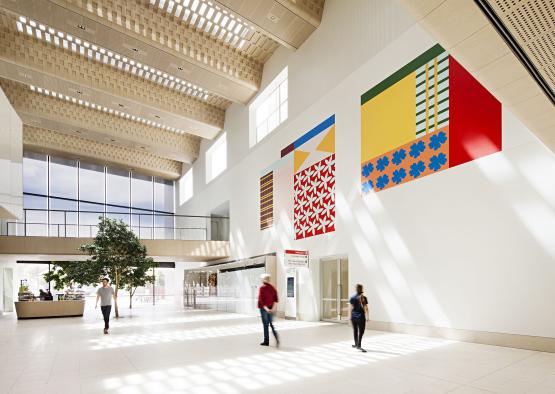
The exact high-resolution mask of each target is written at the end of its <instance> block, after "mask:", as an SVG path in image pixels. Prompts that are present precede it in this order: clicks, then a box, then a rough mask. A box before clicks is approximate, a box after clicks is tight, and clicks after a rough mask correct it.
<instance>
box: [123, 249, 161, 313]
mask: <svg viewBox="0 0 555 394" xmlns="http://www.w3.org/2000/svg"><path fill="white" fill-rule="evenodd" d="M152 267H153V266H152V265H151V264H150V262H147V261H146V260H145V263H143V264H140V265H138V266H136V267H132V269H131V270H130V271H129V272H128V273H127V274H126V275H124V276H122V278H121V281H122V285H123V286H124V287H125V289H126V290H127V291H128V292H129V309H132V308H133V296H134V295H135V291H136V290H137V288H138V287H142V286H145V285H146V284H147V283H154V274H153V271H152V269H151V268H152Z"/></svg>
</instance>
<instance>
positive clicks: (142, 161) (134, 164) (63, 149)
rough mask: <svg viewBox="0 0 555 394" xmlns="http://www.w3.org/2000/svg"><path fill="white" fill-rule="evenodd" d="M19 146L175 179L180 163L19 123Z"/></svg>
mask: <svg viewBox="0 0 555 394" xmlns="http://www.w3.org/2000/svg"><path fill="white" fill-rule="evenodd" d="M23 147H24V149H26V150H29V151H35V152H40V153H46V154H52V155H57V156H62V157H67V158H71V159H80V160H84V161H88V162H92V163H98V164H102V165H111V166H115V167H120V168H123V169H126V170H129V169H132V170H134V171H139V172H141V173H144V174H148V175H154V176H157V177H161V178H165V179H177V178H179V177H180V176H181V166H182V165H181V163H180V162H178V161H175V160H169V159H165V158H162V157H158V156H155V155H153V154H151V153H149V152H144V151H140V150H137V149H131V148H127V147H124V146H118V145H112V144H106V143H100V142H98V141H93V140H90V139H86V138H82V137H78V136H75V135H67V134H63V133H58V132H55V131H52V130H47V129H44V128H40V127H33V126H29V125H24V126H23Z"/></svg>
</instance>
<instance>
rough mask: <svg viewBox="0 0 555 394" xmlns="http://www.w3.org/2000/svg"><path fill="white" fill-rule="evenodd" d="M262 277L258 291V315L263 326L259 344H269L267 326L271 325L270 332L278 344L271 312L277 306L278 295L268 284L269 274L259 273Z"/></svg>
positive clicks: (277, 344) (272, 312)
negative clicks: (262, 337) (261, 339)
mask: <svg viewBox="0 0 555 394" xmlns="http://www.w3.org/2000/svg"><path fill="white" fill-rule="evenodd" d="M260 279H262V286H260V290H259V291H258V308H259V309H260V316H261V317H262V325H263V326H264V341H263V342H262V343H261V344H260V345H261V346H269V345H270V335H269V333H268V326H270V327H272V332H273V333H274V337H275V338H276V346H279V337H278V333H277V331H276V329H275V328H274V325H273V323H272V317H273V314H274V313H275V311H276V308H277V302H278V295H277V291H276V289H275V287H274V286H272V285H271V284H270V275H268V274H262V275H260Z"/></svg>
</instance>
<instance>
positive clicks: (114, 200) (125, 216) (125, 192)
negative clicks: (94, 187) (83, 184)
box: [106, 167, 131, 224]
mask: <svg viewBox="0 0 555 394" xmlns="http://www.w3.org/2000/svg"><path fill="white" fill-rule="evenodd" d="M130 205H131V180H130V179H129V171H123V170H119V169H117V168H110V167H108V168H106V213H107V216H108V217H109V218H111V219H120V220H123V221H124V222H125V223H127V224H131V222H130V217H129V207H130Z"/></svg>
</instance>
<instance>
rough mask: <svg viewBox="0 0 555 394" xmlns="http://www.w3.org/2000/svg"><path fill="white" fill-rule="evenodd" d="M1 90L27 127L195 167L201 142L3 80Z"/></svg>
mask: <svg viewBox="0 0 555 394" xmlns="http://www.w3.org/2000/svg"><path fill="white" fill-rule="evenodd" d="M0 87H1V88H2V90H3V91H4V93H5V94H6V96H7V97H8V100H10V103H11V104H12V105H13V106H14V108H15V110H16V111H17V113H18V115H19V117H20V118H21V119H22V121H23V122H24V123H25V124H28V125H33V126H38V127H42V128H46V129H51V130H55V131H58V132H61V133H63V134H66V135H76V134H78V135H80V136H81V137H84V138H87V139H89V140H94V141H97V142H100V143H111V144H117V145H121V146H124V147H126V148H130V149H137V150H140V151H145V152H148V153H150V154H153V155H156V156H159V157H163V158H165V159H168V160H176V161H181V162H184V163H192V162H193V161H194V160H195V159H196V158H197V157H198V153H199V148H200V138H199V137H196V136H192V135H188V134H177V133H174V132H170V131H166V130H161V129H159V128H156V127H152V126H148V125H146V124H143V123H141V122H137V121H133V120H131V119H127V118H126V117H122V116H116V115H115V114H110V113H106V112H104V111H102V110H97V109H92V108H91V107H85V106H82V105H78V104H74V103H72V102H71V101H67V100H65V99H60V98H54V97H52V96H50V95H48V96H47V95H44V94H39V93H37V92H33V91H31V89H30V88H29V87H28V86H25V85H22V84H20V83H16V82H13V81H9V80H5V79H0Z"/></svg>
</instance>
